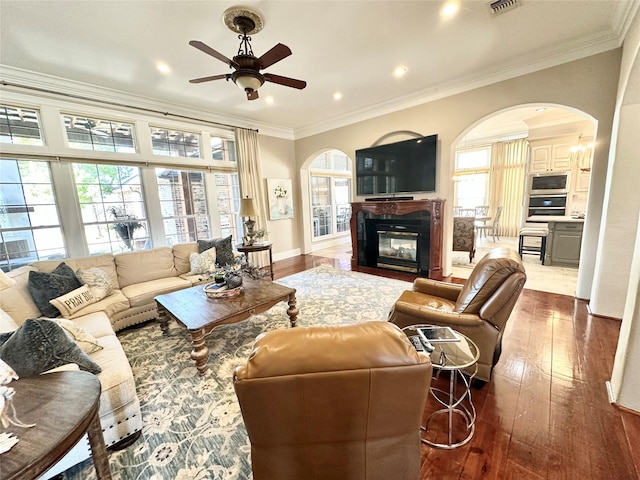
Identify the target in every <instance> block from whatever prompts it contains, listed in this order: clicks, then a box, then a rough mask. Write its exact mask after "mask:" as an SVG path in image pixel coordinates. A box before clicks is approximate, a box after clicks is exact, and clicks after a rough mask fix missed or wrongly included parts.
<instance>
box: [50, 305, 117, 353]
mask: <svg viewBox="0 0 640 480" xmlns="http://www.w3.org/2000/svg"><path fill="white" fill-rule="evenodd" d="M123 296H124V295H123ZM56 320H58V319H56ZM73 321H74V322H75V323H76V324H77V325H78V326H79V327H80V328H82V329H84V330H85V331H86V332H87V333H89V334H90V335H92V336H93V337H94V338H95V339H96V340H97V341H98V344H100V342H99V340H100V337H106V336H108V335H114V331H113V327H112V326H111V320H109V317H107V314H106V313H104V312H93V313H90V314H88V315H83V316H81V317H78V318H76V319H74V320H73Z"/></svg>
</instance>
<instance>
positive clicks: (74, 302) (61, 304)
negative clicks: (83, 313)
mask: <svg viewBox="0 0 640 480" xmlns="http://www.w3.org/2000/svg"><path fill="white" fill-rule="evenodd" d="M49 303H51V305H53V306H54V307H56V308H57V309H58V311H59V312H60V314H61V315H63V316H65V317H68V316H69V315H72V314H74V313H76V312H79V311H80V310H82V309H83V308H85V307H87V306H89V305H91V304H92V303H96V297H94V296H93V292H91V290H89V287H87V286H86V285H82V286H81V287H80V288H76V289H75V290H72V291H70V292H69V293H67V294H65V295H61V296H60V297H58V298H53V299H51V300H49Z"/></svg>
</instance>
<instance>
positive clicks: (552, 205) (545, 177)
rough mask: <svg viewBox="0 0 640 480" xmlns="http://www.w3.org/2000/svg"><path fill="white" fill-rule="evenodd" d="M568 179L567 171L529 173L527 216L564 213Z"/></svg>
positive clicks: (562, 214)
mask: <svg viewBox="0 0 640 480" xmlns="http://www.w3.org/2000/svg"><path fill="white" fill-rule="evenodd" d="M569 180H570V179H569V172H553V173H534V174H531V175H529V182H528V196H529V199H528V202H527V217H531V216H532V215H544V216H551V215H554V216H555V215H559V216H564V215H566V213H567V194H568V193H569V185H570V183H569Z"/></svg>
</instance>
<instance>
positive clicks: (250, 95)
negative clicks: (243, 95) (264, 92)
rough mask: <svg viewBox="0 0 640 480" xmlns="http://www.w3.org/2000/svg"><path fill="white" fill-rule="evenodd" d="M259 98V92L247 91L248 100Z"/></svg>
mask: <svg viewBox="0 0 640 480" xmlns="http://www.w3.org/2000/svg"><path fill="white" fill-rule="evenodd" d="M256 98H258V91H257V90H247V100H255V99H256Z"/></svg>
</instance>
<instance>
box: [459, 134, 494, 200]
mask: <svg viewBox="0 0 640 480" xmlns="http://www.w3.org/2000/svg"><path fill="white" fill-rule="evenodd" d="M490 162H491V147H489V146H486V147H481V148H475V149H468V150H463V151H457V152H456V170H455V173H454V176H453V182H454V192H453V193H454V199H455V200H454V205H455V206H457V207H462V208H475V207H476V206H477V205H487V204H488V200H489V198H488V195H489V166H490Z"/></svg>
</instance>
